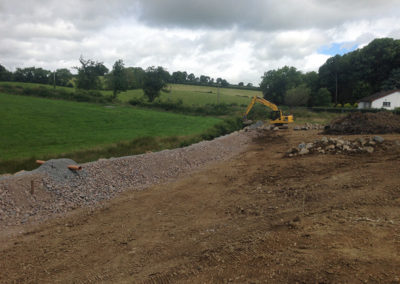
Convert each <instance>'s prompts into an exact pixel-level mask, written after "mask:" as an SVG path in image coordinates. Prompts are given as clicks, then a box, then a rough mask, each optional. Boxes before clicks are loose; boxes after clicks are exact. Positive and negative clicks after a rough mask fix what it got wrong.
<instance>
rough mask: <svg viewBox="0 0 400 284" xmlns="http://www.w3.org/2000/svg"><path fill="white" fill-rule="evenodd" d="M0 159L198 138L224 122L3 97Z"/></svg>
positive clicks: (0, 107) (39, 99)
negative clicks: (158, 139) (170, 138)
mask: <svg viewBox="0 0 400 284" xmlns="http://www.w3.org/2000/svg"><path fill="white" fill-rule="evenodd" d="M0 113H1V114H2V119H1V120H0V133H1V136H0V160H2V161H6V160H9V159H15V158H28V157H32V156H35V157H37V158H40V157H41V156H49V155H56V154H61V153H69V152H74V151H80V150H84V149H91V148H93V147H99V146H105V145H109V144H111V143H115V142H118V141H128V140H132V139H134V138H139V137H148V136H149V137H167V136H184V135H191V134H198V133H201V132H203V131H205V130H206V129H209V128H210V127H212V126H213V125H215V124H216V123H218V122H220V121H221V120H220V119H217V118H212V117H196V116H186V115H179V114H173V113H167V112H159V111H153V110H143V109H137V108H133V107H128V106H115V105H113V106H101V105H96V104H87V103H76V102H71V101H62V100H51V99H42V98H36V97H26V96H15V95H8V94H0Z"/></svg>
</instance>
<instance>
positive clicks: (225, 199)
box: [0, 130, 400, 283]
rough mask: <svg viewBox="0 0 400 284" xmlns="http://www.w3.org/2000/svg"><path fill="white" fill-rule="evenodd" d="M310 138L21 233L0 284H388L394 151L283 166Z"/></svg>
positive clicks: (1, 256) (11, 244)
mask: <svg viewBox="0 0 400 284" xmlns="http://www.w3.org/2000/svg"><path fill="white" fill-rule="evenodd" d="M382 136H383V137H384V138H385V139H387V140H394V139H400V135H382ZM318 137H321V136H320V135H318V134H317V132H316V131H301V132H300V131H299V132H295V131H290V130H288V131H282V132H278V133H275V132H271V131H270V132H266V133H265V135H264V136H263V137H260V138H258V139H256V140H255V141H254V143H253V144H252V145H251V146H250V148H249V149H248V151H246V152H245V153H243V154H240V155H239V156H237V157H235V158H233V159H231V160H229V161H227V162H223V163H216V164H213V165H211V166H208V167H207V168H204V169H202V170H201V171H198V172H196V173H194V174H193V175H192V176H191V177H187V178H183V179H180V180H177V181H175V182H173V183H168V184H162V185H158V186H155V187H152V188H149V189H147V190H145V191H141V192H135V191H128V192H125V193H124V194H122V195H121V196H119V197H118V198H116V199H114V200H112V201H110V202H108V203H106V204H105V206H104V207H103V208H101V209H95V210H88V209H80V210H75V211H73V212H72V213H70V214H69V215H68V216H66V217H65V218H59V219H56V220H52V221H48V222H47V223H45V224H42V225H36V226H31V227H21V228H19V229H20V230H21V231H23V232H24V233H22V234H20V235H18V236H15V237H3V239H1V245H0V282H1V283H3V282H4V283H13V282H17V283H20V282H27V283H98V282H104V283H221V282H222V283H224V282H233V283H296V282H299V283H333V282H335V283H364V282H366V283H399V279H400V174H399V173H400V150H398V149H397V150H395V149H390V150H387V151H377V152H374V153H373V154H368V153H365V154H356V155H341V154H339V155H330V154H328V155H322V154H321V155H307V156H298V157H294V158H283V156H284V153H285V152H286V150H288V149H289V148H290V147H292V146H294V145H297V144H298V143H300V142H301V141H306V142H307V141H310V142H311V141H313V140H314V139H316V138H318ZM352 138H354V136H352ZM399 148H400V147H399Z"/></svg>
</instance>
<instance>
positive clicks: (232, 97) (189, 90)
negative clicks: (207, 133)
mask: <svg viewBox="0 0 400 284" xmlns="http://www.w3.org/2000/svg"><path fill="white" fill-rule="evenodd" d="M4 84H8V85H12V86H20V87H39V86H41V87H47V88H53V86H51V85H43V84H34V83H21V82H0V86H1V85H4ZM57 89H64V90H66V91H68V92H72V91H74V89H72V88H67V87H59V86H57ZM167 89H168V90H169V92H168V93H165V92H161V96H160V99H161V100H162V101H166V100H168V99H169V100H172V101H177V100H182V102H183V105H185V106H204V105H206V104H217V103H218V102H219V103H225V104H232V103H234V104H237V105H242V106H244V105H246V106H247V105H248V104H249V103H250V98H251V97H253V96H255V95H257V96H262V93H261V91H253V90H241V89H229V88H216V87H207V86H195V85H183V84H168V87H167ZM101 92H102V93H103V94H104V95H105V96H111V95H112V91H101ZM218 93H219V98H218ZM140 97H143V90H142V89H136V90H128V91H126V92H121V93H119V94H118V99H119V100H120V101H121V102H124V103H126V102H128V101H129V100H131V99H133V98H136V99H138V98H140Z"/></svg>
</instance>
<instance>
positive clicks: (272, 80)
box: [260, 66, 303, 104]
mask: <svg viewBox="0 0 400 284" xmlns="http://www.w3.org/2000/svg"><path fill="white" fill-rule="evenodd" d="M261 78H262V81H261V83H260V88H261V90H262V92H263V96H264V98H265V99H267V100H269V101H272V102H274V103H275V104H283V103H284V100H285V94H286V92H287V91H288V90H289V89H292V88H295V87H297V86H298V85H300V84H301V83H302V79H303V78H302V73H301V72H300V71H297V69H296V68H295V67H288V66H284V67H283V68H280V69H278V70H270V71H268V72H265V73H264V76H262V77H261Z"/></svg>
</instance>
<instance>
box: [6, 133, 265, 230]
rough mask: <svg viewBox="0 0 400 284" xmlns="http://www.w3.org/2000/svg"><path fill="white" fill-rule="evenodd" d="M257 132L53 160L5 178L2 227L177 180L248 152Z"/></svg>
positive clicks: (39, 219) (44, 217)
mask: <svg viewBox="0 0 400 284" xmlns="http://www.w3.org/2000/svg"><path fill="white" fill-rule="evenodd" d="M257 133H258V132H257V130H252V131H243V130H242V131H237V132H234V133H231V134H229V135H226V136H222V137H219V138H216V139H214V140H212V141H203V142H200V143H197V144H193V145H191V146H188V147H185V148H179V149H173V150H164V151H160V152H154V153H146V154H141V155H135V156H127V157H120V158H111V159H100V160H98V161H96V162H91V163H86V164H82V165H81V166H82V170H80V171H73V170H70V169H68V168H67V166H69V165H76V163H75V162H74V161H73V160H70V159H57V160H49V161H47V162H46V163H44V164H43V165H41V166H40V167H39V168H38V169H36V170H34V171H31V172H23V173H20V174H18V175H13V176H5V177H1V178H0V226H12V225H17V224H21V223H26V222H31V221H34V222H37V221H42V220H45V219H48V218H49V217H51V216H53V215H54V214H59V213H65V212H67V211H70V210H71V209H74V208H77V207H84V206H96V205H98V204H99V203H100V202H101V201H104V200H108V199H110V198H113V197H114V196H116V195H117V194H118V193H120V192H122V191H126V190H143V189H145V188H147V187H149V186H151V185H155V184H159V183H162V182H167V181H169V180H173V179H174V178H177V177H180V176H182V175H184V174H189V173H190V172H192V171H194V170H196V169H199V168H201V167H203V166H205V165H207V164H209V163H211V162H215V161H222V160H227V159H229V158H231V157H233V156H235V155H237V154H239V153H241V152H242V151H244V150H245V149H246V145H248V144H249V142H250V141H251V140H252V138H253V137H255V136H256V135H257Z"/></svg>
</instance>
